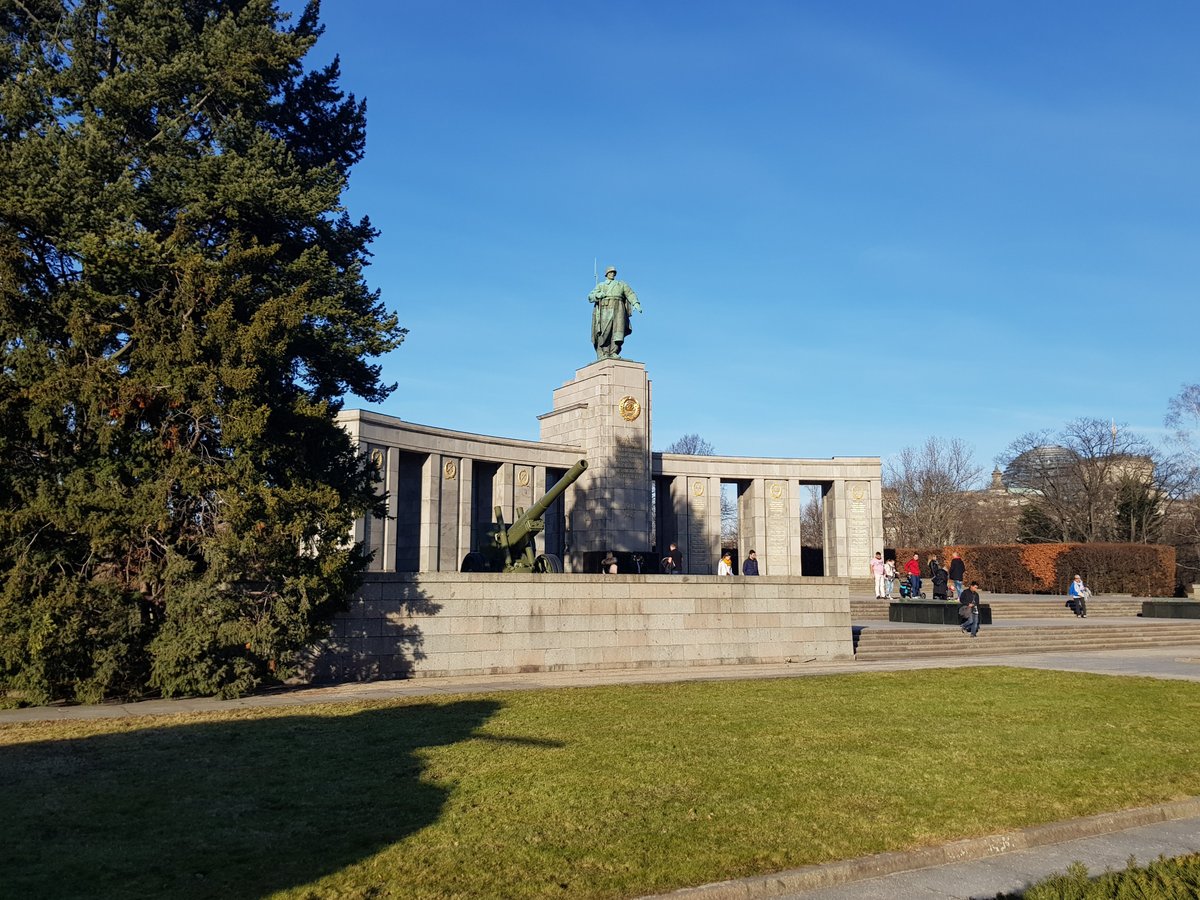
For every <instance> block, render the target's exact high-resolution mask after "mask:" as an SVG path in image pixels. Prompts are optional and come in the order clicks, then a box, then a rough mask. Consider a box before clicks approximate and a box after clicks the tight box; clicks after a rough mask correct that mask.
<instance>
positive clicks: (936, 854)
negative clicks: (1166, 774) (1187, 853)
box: [643, 797, 1200, 900]
mask: <svg viewBox="0 0 1200 900" xmlns="http://www.w3.org/2000/svg"><path fill="white" fill-rule="evenodd" d="M1194 816H1200V797H1190V798H1188V799H1186V800H1176V801H1174V802H1171V803H1160V804H1158V805H1156V806H1145V807H1139V808H1137V809H1124V810H1120V811H1118V812H1111V813H1100V814H1099V815H1095V816H1087V817H1085V818H1082V819H1068V820H1067V821H1065V822H1051V823H1049V824H1047V825H1033V826H1030V827H1029V828H1022V829H1020V830H1018V831H1012V832H1007V833H1005V834H995V835H988V836H987V837H979V838H967V839H966V840H961V841H954V842H952V843H949V844H943V845H941V846H940V847H923V848H921V849H918V850H905V851H900V852H896V853H878V854H876V855H874V856H863V857H860V858H858V859H847V860H842V861H840V862H832V863H823V864H821V865H816V866H805V867H804V868H801V869H791V870H789V871H787V872H776V873H774V874H772V875H762V876H758V877H754V878H742V879H738V880H735V881H719V882H715V883H713V884H705V885H701V886H699V887H693V888H682V889H680V890H677V891H672V892H670V893H667V894H657V895H654V896H655V897H670V898H673V900H758V898H765V897H778V896H780V895H782V894H791V893H796V892H798V891H811V890H816V889H818V888H830V887H837V886H839V885H843V884H849V883H851V882H855V881H862V880H864V879H867V878H878V877H880V876H883V875H895V874H896V873H898V872H911V871H913V870H914V869H927V868H932V867H934V866H943V865H946V864H948V863H959V862H968V861H973V860H978V859H986V858H988V857H990V856H999V855H1001V854H1003V853H1010V852H1012V851H1013V850H1026V849H1029V848H1032V847H1044V846H1048V845H1051V844H1061V843H1064V842H1066V841H1073V840H1076V839H1078V838H1087V837H1096V836H1097V835H1102V834H1112V833H1113V832H1117V831H1124V830H1125V829H1127V828H1138V827H1140V826H1143V825H1153V824H1156V823H1158V822H1169V821H1173V820H1175V819H1188V818H1192V817H1194ZM643 900H651V898H650V897H646V898H643Z"/></svg>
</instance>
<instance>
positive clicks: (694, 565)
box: [682, 476, 721, 575]
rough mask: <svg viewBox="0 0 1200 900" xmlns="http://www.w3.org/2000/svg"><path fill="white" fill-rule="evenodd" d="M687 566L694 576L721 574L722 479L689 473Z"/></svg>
mask: <svg viewBox="0 0 1200 900" xmlns="http://www.w3.org/2000/svg"><path fill="white" fill-rule="evenodd" d="M683 480H685V481H686V482H687V492H688V500H687V531H686V532H685V534H686V535H687V543H686V544H684V545H682V546H683V558H684V567H685V568H686V569H687V572H688V574H690V575H715V574H717V560H718V559H720V556H721V479H719V478H697V477H694V476H689V477H688V478H686V479H683Z"/></svg>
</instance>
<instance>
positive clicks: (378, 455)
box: [371, 450, 383, 472]
mask: <svg viewBox="0 0 1200 900" xmlns="http://www.w3.org/2000/svg"><path fill="white" fill-rule="evenodd" d="M371 462H373V463H375V465H376V467H378V468H379V470H380V471H381V472H382V471H383V451H382V450H372V451H371Z"/></svg>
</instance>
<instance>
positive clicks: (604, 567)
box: [600, 550, 617, 575]
mask: <svg viewBox="0 0 1200 900" xmlns="http://www.w3.org/2000/svg"><path fill="white" fill-rule="evenodd" d="M600 571H601V572H602V573H603V574H605V575H616V574H617V558H616V557H615V556H613V552H612V551H611V550H609V551H608V555H607V556H606V557H604V559H602V560H600Z"/></svg>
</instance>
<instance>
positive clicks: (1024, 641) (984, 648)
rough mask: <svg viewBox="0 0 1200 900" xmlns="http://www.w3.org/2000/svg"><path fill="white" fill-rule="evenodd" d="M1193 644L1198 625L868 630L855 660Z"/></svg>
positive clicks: (1196, 641) (1198, 634)
mask: <svg viewBox="0 0 1200 900" xmlns="http://www.w3.org/2000/svg"><path fill="white" fill-rule="evenodd" d="M1196 645H1200V623H1198V624H1197V625H1174V624H1171V625H1161V626H1160V625H1152V626H1124V625H1119V624H1116V625H1099V624H1098V625H1094V626H1090V627H1087V626H1051V627H1041V628H1025V627H1011V628H983V629H981V630H980V637H978V638H971V637H970V636H968V635H966V634H964V633H963V632H962V631H961V630H959V629H957V628H954V627H953V626H948V627H944V628H922V629H902V628H875V629H873V628H870V627H866V628H863V629H862V630H861V631H860V633H859V637H858V642H857V645H856V648H855V658H856V659H859V660H863V661H868V660H885V659H928V658H935V657H936V658H944V657H953V656H981V655H994V654H1013V653H1049V652H1055V651H1070V650H1082V651H1086V650H1136V649H1145V648H1147V647H1179V646H1196Z"/></svg>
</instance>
